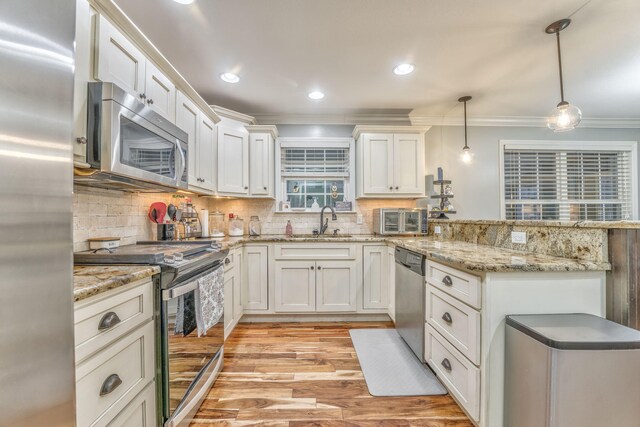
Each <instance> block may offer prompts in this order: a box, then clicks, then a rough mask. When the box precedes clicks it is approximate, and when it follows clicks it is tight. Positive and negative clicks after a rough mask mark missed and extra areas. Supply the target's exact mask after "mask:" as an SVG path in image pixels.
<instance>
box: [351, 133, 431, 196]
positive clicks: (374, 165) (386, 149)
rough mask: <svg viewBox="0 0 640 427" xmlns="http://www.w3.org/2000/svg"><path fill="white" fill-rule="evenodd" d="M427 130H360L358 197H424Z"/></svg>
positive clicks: (357, 145)
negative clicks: (425, 139) (425, 137)
mask: <svg viewBox="0 0 640 427" xmlns="http://www.w3.org/2000/svg"><path fill="white" fill-rule="evenodd" d="M427 130H428V128H419V127H415V126H356V127H355V129H354V131H353V135H354V138H355V139H356V141H357V144H356V156H357V158H356V169H357V177H358V181H357V196H358V197H385V198H386V197H420V196H423V195H424V192H425V180H424V173H425V172H424V161H425V159H424V153H425V149H424V133H425V132H426V131H427Z"/></svg>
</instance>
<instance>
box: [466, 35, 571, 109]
mask: <svg viewBox="0 0 640 427" xmlns="http://www.w3.org/2000/svg"><path fill="white" fill-rule="evenodd" d="M556 42H557V45H558V73H559V74H560V100H561V101H562V102H565V101H564V83H563V82H562V55H561V54H560V31H557V30H556ZM465 105H466V104H465Z"/></svg>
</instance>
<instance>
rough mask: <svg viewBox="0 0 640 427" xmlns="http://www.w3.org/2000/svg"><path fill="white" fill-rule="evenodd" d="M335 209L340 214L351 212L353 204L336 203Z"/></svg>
mask: <svg viewBox="0 0 640 427" xmlns="http://www.w3.org/2000/svg"><path fill="white" fill-rule="evenodd" d="M333 207H334V208H335V210H336V211H338V212H351V211H352V210H353V203H352V202H346V201H344V202H334V204H333Z"/></svg>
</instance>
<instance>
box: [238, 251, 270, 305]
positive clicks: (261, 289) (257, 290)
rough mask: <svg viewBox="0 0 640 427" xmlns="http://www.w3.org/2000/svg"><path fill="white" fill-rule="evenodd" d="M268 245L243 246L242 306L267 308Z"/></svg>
mask: <svg viewBox="0 0 640 427" xmlns="http://www.w3.org/2000/svg"><path fill="white" fill-rule="evenodd" d="M268 253H269V251H268V247H267V246H247V247H245V248H244V259H245V273H244V281H243V284H244V290H245V292H244V301H243V304H244V308H245V309H247V310H267V309H268V308H269V304H268V293H267V290H268V288H269V272H268V267H267V265H268V264H267V263H268Z"/></svg>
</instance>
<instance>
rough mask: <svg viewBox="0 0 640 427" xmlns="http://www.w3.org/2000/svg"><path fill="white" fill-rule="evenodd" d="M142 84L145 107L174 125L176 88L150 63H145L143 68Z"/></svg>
mask: <svg viewBox="0 0 640 427" xmlns="http://www.w3.org/2000/svg"><path fill="white" fill-rule="evenodd" d="M144 84H145V89H144V92H145V95H146V97H147V98H146V101H147V105H148V106H149V107H151V108H152V109H153V110H154V111H155V112H156V113H158V114H160V115H161V116H162V117H164V118H166V119H167V120H169V121H170V122H171V123H175V121H176V86H175V85H174V84H173V82H171V80H169V79H168V78H167V76H165V75H164V74H162V72H161V71H160V70H158V68H157V67H156V66H155V65H154V64H153V63H152V62H151V61H147V65H146V67H145V79H144Z"/></svg>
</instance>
